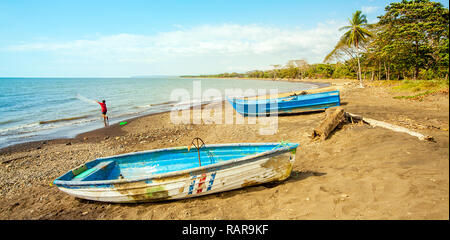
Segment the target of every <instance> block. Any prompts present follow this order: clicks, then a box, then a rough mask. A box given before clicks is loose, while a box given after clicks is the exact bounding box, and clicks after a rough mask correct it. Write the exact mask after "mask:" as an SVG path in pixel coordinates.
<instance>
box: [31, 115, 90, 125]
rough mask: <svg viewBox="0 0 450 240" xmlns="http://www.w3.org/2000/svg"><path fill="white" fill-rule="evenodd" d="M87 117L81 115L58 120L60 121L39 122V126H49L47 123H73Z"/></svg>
mask: <svg viewBox="0 0 450 240" xmlns="http://www.w3.org/2000/svg"><path fill="white" fill-rule="evenodd" d="M88 117H89V115H83V116H78V117H71V118H60V119H54V120H47V121H40V122H39V124H49V123H57V122H66V121H73V120H78V119H83V118H88Z"/></svg>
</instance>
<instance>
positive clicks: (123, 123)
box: [119, 122, 128, 126]
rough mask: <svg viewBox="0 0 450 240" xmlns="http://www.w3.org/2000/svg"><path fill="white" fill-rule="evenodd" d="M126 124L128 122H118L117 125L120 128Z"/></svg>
mask: <svg viewBox="0 0 450 240" xmlns="http://www.w3.org/2000/svg"><path fill="white" fill-rule="evenodd" d="M127 123H128V122H120V123H119V125H120V126H122V125H125V124H127Z"/></svg>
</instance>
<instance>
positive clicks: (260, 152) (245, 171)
mask: <svg viewBox="0 0 450 240" xmlns="http://www.w3.org/2000/svg"><path fill="white" fill-rule="evenodd" d="M297 147H298V144H294V143H283V144H280V143H247V144H245V143H239V144H217V145H208V146H207V147H206V148H201V150H202V154H201V155H202V157H203V159H202V160H205V165H203V161H202V166H201V167H199V166H198V159H196V158H195V157H193V156H197V152H196V151H190V152H188V150H187V147H178V148H167V149H157V150H150V151H144V152H137V153H129V154H122V155H117V156H113V157H108V158H99V159H96V160H94V161H91V162H88V163H86V164H84V165H85V166H86V170H85V171H87V170H89V169H92V168H96V167H97V166H98V165H100V166H102V167H101V168H100V169H102V170H100V169H99V170H96V171H94V172H93V173H90V174H89V175H87V176H84V178H78V179H76V178H75V176H74V174H73V171H69V172H68V173H66V174H64V175H63V176H61V177H59V178H58V179H56V180H55V181H54V184H55V185H56V186H57V187H58V188H59V189H60V190H61V191H63V192H65V193H67V194H70V195H72V196H75V197H77V198H83V199H89V200H95V201H105V202H118V203H126V202H153V201H163V200H171V199H183V198H190V197H197V196H202V195H206V194H211V193H217V192H221V191H228V190H233V189H237V188H241V187H246V186H251V185H256V184H261V183H267V182H272V181H283V180H285V179H286V178H288V177H289V176H290V173H291V171H292V166H293V164H294V161H295V154H296V148H297ZM207 151H212V152H214V153H213V154H214V155H215V157H216V158H217V161H216V162H215V163H207V162H209V161H208V160H209V158H208V155H207V153H206V152H207ZM249 152H252V154H249ZM153 158H156V159H153ZM158 161H159V164H158V163H157V162H158ZM164 161H169V162H164ZM195 162H196V163H197V167H195V166H194V167H192V166H193V164H195ZM177 164H178V165H177ZM185 165H186V167H185ZM149 166H157V167H156V168H155V169H156V171H155V172H153V173H149V174H147V175H140V174H142V173H145V172H146V169H147V168H149ZM142 168H143V169H144V170H142ZM178 168H181V170H177V169H178ZM76 169H78V168H76ZM171 169H176V170H177V171H170V170H171ZM78 174H81V173H78ZM96 174H97V175H98V176H96ZM122 174H123V176H124V178H120V177H119V176H122ZM102 178H104V179H102Z"/></svg>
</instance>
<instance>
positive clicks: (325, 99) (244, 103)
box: [228, 91, 341, 116]
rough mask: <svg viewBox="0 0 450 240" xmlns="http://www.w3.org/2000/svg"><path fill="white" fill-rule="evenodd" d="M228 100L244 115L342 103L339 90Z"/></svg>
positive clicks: (296, 111)
mask: <svg viewBox="0 0 450 240" xmlns="http://www.w3.org/2000/svg"><path fill="white" fill-rule="evenodd" d="M228 101H229V102H230V104H231V105H232V106H233V108H234V109H235V110H236V112H238V113H240V114H242V115H244V116H265V115H269V114H290V113H299V112H306V111H316V110H322V109H326V108H330V107H335V106H340V105H341V100H340V96H339V91H329V92H321V93H313V94H305V95H291V96H288V97H282V98H269V99H258V100H248V99H236V98H233V99H230V98H229V99H228Z"/></svg>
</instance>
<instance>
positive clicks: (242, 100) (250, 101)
mask: <svg viewBox="0 0 450 240" xmlns="http://www.w3.org/2000/svg"><path fill="white" fill-rule="evenodd" d="M325 93H326V94H332V93H337V94H338V96H340V92H339V90H335V91H328V92H319V93H310V94H306V95H296V96H286V97H279V98H264V99H256V100H254V99H245V98H228V101H229V102H233V103H236V104H242V105H249V104H253V105H259V104H264V103H266V104H267V103H272V102H276V101H277V100H283V99H286V98H290V97H299V96H312V95H319V94H325ZM332 96H336V95H331V96H330V95H328V96H323V97H317V98H311V99H320V98H325V97H332ZM306 100H310V99H298V100H293V99H292V100H290V101H293V102H294V101H306ZM259 102H261V103H259ZM284 102H289V101H284Z"/></svg>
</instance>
